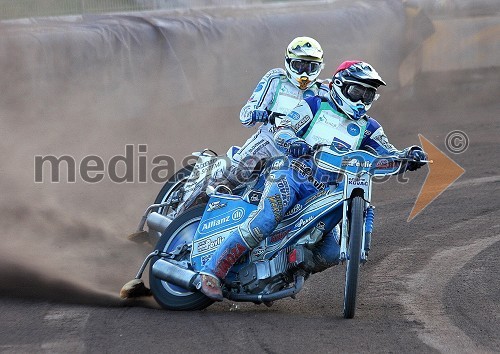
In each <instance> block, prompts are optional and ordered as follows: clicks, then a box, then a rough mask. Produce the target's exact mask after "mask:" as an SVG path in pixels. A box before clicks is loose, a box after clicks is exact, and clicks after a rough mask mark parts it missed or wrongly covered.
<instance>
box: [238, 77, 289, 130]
mask: <svg viewBox="0 0 500 354" xmlns="http://www.w3.org/2000/svg"><path fill="white" fill-rule="evenodd" d="M283 74H285V71H284V70H283V69H281V68H277V69H272V70H269V71H268V72H267V74H266V75H264V77H263V78H262V79H261V80H260V81H259V83H258V84H257V87H255V90H254V91H253V93H252V96H250V98H249V99H248V102H247V103H246V104H245V105H244V106H243V108H242V109H241V111H240V122H241V124H243V125H245V126H247V127H251V126H253V125H254V124H255V122H254V121H253V120H252V112H253V111H255V110H268V109H269V108H270V107H271V104H272V101H273V99H274V94H275V91H276V88H277V87H278V83H279V80H281V77H282V76H283Z"/></svg>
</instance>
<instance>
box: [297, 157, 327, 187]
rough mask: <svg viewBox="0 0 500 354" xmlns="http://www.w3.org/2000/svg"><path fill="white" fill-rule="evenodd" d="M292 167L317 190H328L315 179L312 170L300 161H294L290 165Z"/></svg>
mask: <svg viewBox="0 0 500 354" xmlns="http://www.w3.org/2000/svg"><path fill="white" fill-rule="evenodd" d="M290 167H291V168H292V169H294V170H295V171H297V172H299V173H300V174H302V175H303V176H304V177H306V178H307V181H308V182H309V183H311V184H312V185H313V186H314V188H316V189H317V190H323V189H325V188H326V186H325V184H324V183H322V182H320V181H318V180H317V179H315V178H314V177H313V173H312V169H311V168H310V167H309V166H307V165H306V164H305V163H303V162H300V161H298V160H293V161H292V163H291V164H290Z"/></svg>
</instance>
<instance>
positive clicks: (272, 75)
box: [264, 68, 286, 79]
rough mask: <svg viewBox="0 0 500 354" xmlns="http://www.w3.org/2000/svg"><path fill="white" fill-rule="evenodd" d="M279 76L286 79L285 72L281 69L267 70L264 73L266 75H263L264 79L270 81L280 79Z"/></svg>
mask: <svg viewBox="0 0 500 354" xmlns="http://www.w3.org/2000/svg"><path fill="white" fill-rule="evenodd" d="M280 76H285V77H286V72H285V70H284V69H282V68H275V69H271V70H269V71H268V72H267V73H266V75H264V78H265V79H271V78H276V77H280Z"/></svg>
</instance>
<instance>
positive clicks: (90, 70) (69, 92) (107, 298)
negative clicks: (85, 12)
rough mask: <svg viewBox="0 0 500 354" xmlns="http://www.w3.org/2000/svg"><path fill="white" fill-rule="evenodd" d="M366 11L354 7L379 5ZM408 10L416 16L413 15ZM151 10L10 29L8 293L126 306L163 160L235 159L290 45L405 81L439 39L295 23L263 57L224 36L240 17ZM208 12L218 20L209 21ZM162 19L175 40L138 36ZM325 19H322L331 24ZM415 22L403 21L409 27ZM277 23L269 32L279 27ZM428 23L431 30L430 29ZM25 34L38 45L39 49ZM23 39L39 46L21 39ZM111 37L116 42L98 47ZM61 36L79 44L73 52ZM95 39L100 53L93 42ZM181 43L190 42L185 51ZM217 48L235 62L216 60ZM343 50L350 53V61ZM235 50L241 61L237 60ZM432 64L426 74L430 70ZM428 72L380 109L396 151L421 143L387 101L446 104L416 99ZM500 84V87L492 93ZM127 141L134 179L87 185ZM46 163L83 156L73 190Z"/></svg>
mask: <svg viewBox="0 0 500 354" xmlns="http://www.w3.org/2000/svg"><path fill="white" fill-rule="evenodd" d="M349 3H356V2H342V1H340V2H339V7H342V6H344V7H345V8H346V9H347V10H346V11H348V10H349V9H350V6H351V5H350V4H349ZM360 3H361V5H360V7H359V8H355V10H356V11H360V10H359V9H362V8H363V6H364V7H365V8H366V6H370V5H366V4H365V5H363V3H365V2H363V1H360ZM386 3H388V4H389V5H390V6H392V7H394V8H398V6H400V5H398V6H396V5H394V4H395V3H398V4H399V2H396V1H387V2H386ZM294 6H298V5H294ZM325 6H326V5H325ZM352 6H353V7H355V6H356V4H354V5H352ZM330 7H333V6H332V5H331V4H330V5H328V9H329V11H331V12H332V14H333V15H332V16H334V17H335V18H336V20H339V21H340V20H341V18H342V16H343V15H342V12H339V13H337V12H334V11H335V10H332V9H331V8H330ZM275 10H276V11H279V13H280V16H281V17H276V18H275V26H280V25H283V23H282V22H285V19H286V14H285V13H286V11H285V10H283V9H279V8H275ZM384 11H386V12H387V9H385V10H384ZM397 11H399V10H397ZM398 13H399V14H400V15H401V16H404V12H403V11H402V10H401V11H399V12H398ZM354 15H356V16H358V15H359V13H358V12H356V13H355V14H354ZM389 15H393V14H391V13H389ZM389 15H388V16H389ZM148 16H151V15H148ZM148 16H144V18H142V17H134V18H133V19H132V21H133V22H134V23H135V27H134V28H135V30H137V32H134V30H131V28H130V27H127V26H122V27H120V24H121V22H124V21H128V20H130V18H128V17H127V16H124V17H121V18H120V17H118V18H113V17H112V16H111V17H106V16H101V17H96V18H95V21H97V22H99V23H100V26H96V27H95V28H94V30H92V29H91V30H90V31H89V32H85V31H87V30H88V28H89V27H92V26H93V21H94V20H93V19H92V18H86V19H85V21H84V22H83V23H81V22H78V21H74V20H67V21H59V22H53V23H52V22H50V21H49V22H43V21H39V22H38V23H39V26H37V25H36V24H35V25H32V24H21V25H19V24H15V25H12V24H0V35H1V36H2V37H4V38H6V37H8V40H3V41H2V42H1V47H0V61H1V62H2V63H3V65H2V68H3V69H4V72H3V73H2V79H1V80H0V88H1V90H2V98H1V99H0V104H1V105H0V120H1V122H2V123H1V124H2V129H1V131H0V144H1V147H2V151H3V152H4V153H3V154H2V155H1V157H0V165H1V166H2V167H1V171H2V172H1V174H0V184H1V186H2V199H1V202H0V215H1V216H2V217H1V219H0V228H1V230H2V246H1V248H0V249H1V250H0V296H6V297H11V298H19V297H29V298H36V299H40V300H43V301H45V300H48V301H62V302H73V303H87V304H88V303H90V304H95V305H123V304H124V303H123V302H122V301H120V300H119V299H118V292H119V289H120V287H121V286H122V285H123V284H124V283H125V282H127V281H128V280H130V279H131V278H133V276H134V275H135V274H136V272H137V270H138V268H139V266H140V264H141V262H142V260H143V259H144V257H145V255H146V254H147V253H149V251H150V248H148V247H147V246H141V245H136V244H134V243H132V242H130V241H128V240H127V239H126V236H127V235H128V234H129V233H131V232H133V231H135V228H136V226H137V224H138V223H139V220H140V217H141V215H142V212H143V211H144V210H145V208H146V207H147V206H148V205H149V204H151V203H152V202H153V200H154V198H155V196H156V194H157V192H158V191H159V190H160V188H161V184H160V183H155V182H153V181H152V180H151V175H150V173H151V170H152V168H153V167H154V164H153V159H154V157H156V156H162V155H169V156H171V157H172V158H173V159H174V161H175V166H168V168H166V169H165V171H164V172H165V174H167V173H171V172H173V170H175V169H178V168H179V167H180V166H181V165H182V161H183V159H184V158H185V157H186V156H189V155H190V153H191V152H193V151H197V150H199V149H202V148H205V147H209V148H211V149H214V150H215V151H217V152H219V153H224V152H225V151H226V150H227V148H228V147H229V146H230V145H233V144H236V145H239V144H242V143H243V142H244V141H245V140H246V139H247V138H248V137H249V136H250V135H251V134H252V133H253V130H248V129H245V128H243V127H242V126H241V125H240V124H239V121H238V114H239V109H240V108H241V106H242V105H243V104H244V103H245V100H246V99H247V98H248V96H249V95H250V93H251V91H252V90H253V88H254V86H255V85H256V83H257V81H258V80H259V79H260V77H261V76H262V75H263V74H264V73H265V72H266V71H267V70H269V69H270V68H271V67H277V66H282V60H283V51H284V48H285V47H286V45H287V44H288V42H289V41H290V40H291V38H293V37H294V36H296V35H300V34H309V33H311V34H309V35H311V36H315V37H318V39H319V40H320V42H321V43H322V44H323V43H324V47H325V48H326V50H325V52H326V55H327V56H328V55H329V54H330V53H334V54H332V55H331V56H330V58H327V68H326V69H325V71H324V73H325V77H327V76H329V75H330V73H331V72H333V69H334V68H335V67H336V66H337V65H338V64H339V63H340V62H341V60H344V59H347V58H349V57H351V58H360V57H364V56H366V57H368V59H367V61H369V62H372V63H373V64H374V65H375V67H376V68H377V70H379V72H381V73H382V76H383V77H387V76H388V77H393V78H394V77H396V78H397V76H398V73H397V70H398V66H396V67H394V66H393V65H385V64H383V63H386V62H387V60H385V58H386V56H391V57H395V59H394V61H397V62H401V61H403V59H404V58H405V56H406V55H408V54H409V53H411V52H412V51H415V53H417V52H418V53H419V55H424V54H425V53H426V52H425V51H422V43H424V41H425V40H426V38H427V37H429V36H431V35H432V33H433V32H434V29H433V28H430V29H429V28H425V29H424V30H422V28H417V29H416V30H415V32H414V33H413V32H411V31H410V32H407V33H406V37H405V38H406V39H407V37H409V38H412V39H415V38H418V41H420V42H419V43H413V44H412V46H411V48H408V43H407V42H406V43H404V44H403V45H401V48H400V49H398V48H395V46H394V45H393V44H394V43H392V45H391V43H389V42H384V40H381V41H379V43H380V46H379V47H377V48H376V50H377V51H375V49H374V47H371V48H369V49H368V50H367V49H366V46H362V45H360V46H357V44H356V43H354V44H353V43H352V42H349V43H342V41H344V42H345V41H348V40H347V39H339V38H336V39H333V38H331V34H330V33H329V31H328V30H325V29H324V28H323V29H315V30H314V31H312V30H311V31H309V32H308V33H298V32H297V31H298V30H297V29H294V30H293V31H289V32H287V33H280V34H279V35H278V34H273V35H270V37H269V40H270V41H271V44H272V45H273V47H274V48H275V51H276V53H274V52H272V53H271V52H268V53H265V54H262V56H261V57H260V59H261V60H260V61H259V60H258V59H259V56H258V55H256V54H257V52H258V51H262V48H259V47H257V46H254V47H252V46H253V45H254V44H255V43H258V42H259V41H260V39H256V38H253V36H252V35H251V34H250V33H247V35H248V36H252V38H249V39H248V41H245V40H244V39H245V38H238V35H237V34H238V33H236V34H235V33H233V34H232V35H226V36H224V32H225V31H226V32H231V31H232V29H231V28H230V25H231V24H234V25H235V26H236V27H238V26H239V25H238V22H237V20H238V18H237V16H235V15H234V13H231V14H230V15H228V18H229V20H228V21H229V22H222V23H223V25H224V26H226V27H224V26H220V28H219V27H217V26H218V25H219V23H218V22H217V21H215V20H210V16H209V15H207V14H203V13H202V14H198V13H191V12H188V13H187V14H186V13H181V14H177V15H172V14H170V13H168V14H167V15H165V16H164V19H162V16H161V15H158V16H157V17H155V16H153V18H151V17H148ZM177 16H178V17H177ZM190 16H192V17H190ZM259 16H261V17H258V18H257V20H256V23H257V24H258V23H262V22H265V18H264V15H262V14H260V15H259ZM312 16H316V15H314V14H313V15H312ZM346 16H347V15H346ZM349 16H353V15H352V14H350V15H349ZM326 17H328V16H326ZM193 18H194V19H196V20H199V19H200V18H201V25H200V26H193V22H195V20H193ZM205 18H206V19H208V20H206V22H203V21H205ZM262 18H264V20H263V19H262ZM373 18H375V19H377V16H373ZM380 18H381V20H380V23H374V21H375V20H374V19H371V20H370V21H371V22H370V24H369V25H367V28H365V29H364V31H370V30H371V29H370V28H371V27H370V26H373V27H374V28H377V29H378V28H384V26H385V24H384V22H386V19H387V18H385V17H384V16H380ZM155 21H156V22H161V21H165V23H167V24H168V25H167V26H173V27H175V32H172V33H170V32H169V33H168V34H165V33H162V30H161V28H163V27H161V26H157V27H154V29H153V30H151V29H147V30H144V31H143V32H141V31H140V28H141V26H149V25H150V24H151V23H155ZM232 21H234V23H233V22H232ZM259 21H261V22H259ZM318 21H321V17H319V16H318ZM377 21H379V20H377ZM395 23H396V25H398V24H397V21H395ZM405 23H406V22H405V21H404V18H403V20H402V23H401V24H400V26H401V28H404V26H405ZM116 26H118V27H116ZM266 26H268V27H267V30H265V31H268V30H270V28H271V27H269V26H272V24H267V23H266ZM398 26H399V25H398ZM422 26H428V23H427V24H426V22H425V21H424V24H423V25H422ZM256 27H257V26H256ZM292 27H293V26H292ZM319 27H321V26H319ZM323 27H325V26H323ZM339 27H340V25H339ZM19 28H20V29H19ZM75 28H76V30H74V29H75ZM169 28H170V27H169ZM277 28H278V27H277ZM311 28H312V27H311ZM335 28H337V27H335ZM70 29H73V30H72V31H69V30H70ZM204 30H206V31H208V32H209V34H207V33H206V32H204ZM339 31H340V29H339ZM84 32H85V33H84ZM271 32H272V31H271ZM70 33H71V34H72V36H70ZM75 33H76V34H75ZM88 33H90V34H88ZM139 33H143V34H141V35H142V36H143V37H141V35H139ZM144 33H146V34H144ZM266 34H267V35H269V33H267V32H266ZM85 35H87V37H85ZM95 36H97V37H99V36H102V38H103V39H102V40H101V39H100V38H101V37H99V38H98V39H96V38H94V37H95ZM255 36H257V35H255ZM388 36H389V35H388ZM35 37H36V39H33V38H35ZM84 37H85V38H84ZM172 37H174V38H173V39H172ZM26 38H31V39H30V40H31V42H29V41H30V40H28V39H26ZM106 38H111V39H110V40H106ZM330 39H331V41H332V42H335V41H336V42H335V44H334V45H330V44H329V43H330ZM386 39H387V38H386ZM406 39H405V40H406ZM391 40H392V41H394V40H396V39H394V38H391ZM19 41H24V43H23V44H26V43H28V44H29V45H27V46H23V45H19ZM101 41H102V42H104V43H101V44H99V45H97V44H95V43H99V42H101ZM360 41H362V39H361V38H360ZM61 42H64V43H69V44H67V45H66V46H62V45H60V43H61ZM89 42H92V43H94V44H93V45H94V46H90V45H88V43H89ZM207 42H210V44H209V45H207ZM176 43H177V44H178V43H186V44H185V46H182V45H181V44H178V45H177V46H175V44H176ZM384 44H385V45H386V46H384ZM249 45H250V47H249ZM212 46H215V48H211V47H212ZM28 47H29V48H30V49H26V48H28ZM80 47H83V49H81V48H80ZM209 47H210V51H209V52H207V50H208V49H207V48H209ZM348 47H349V48H348ZM33 48H36V49H33ZM172 48H174V49H172ZM193 48H194V49H193ZM172 50H173V52H172ZM216 51H220V52H223V54H220V55H219V56H214V55H213V53H214V52H216ZM249 51H250V52H251V53H254V55H253V57H252V56H250V58H249V62H248V64H247V62H246V61H241V60H239V59H240V55H243V54H244V53H248V52H249ZM341 51H342V53H345V56H341V55H339V54H338V53H340V52H341ZM165 52H168V53H170V54H169V55H166V54H165ZM184 52H188V53H190V54H189V55H186V54H185V53H184ZM191 53H195V54H196V55H191ZM241 53H243V54H241ZM356 53H358V54H359V55H357V54H356ZM231 56H234V57H235V58H236V59H234V60H231V59H230V58H231ZM221 58H222V59H221ZM423 59H424V60H422V61H421V62H420V65H419V68H418V69H416V71H419V70H420V71H422V67H424V69H425V57H424V58H423ZM374 62H375V63H374ZM422 63H424V64H422ZM377 64H379V65H377ZM389 64H390V63H389ZM166 68H168V70H167V69H166ZM469 69H470V68H465V69H464V72H468V70H469ZM485 70H488V68H485ZM204 71H207V72H208V73H205V72H204ZM495 72H496V73H497V72H498V70H495ZM384 73H385V74H386V75H384ZM474 73H475V71H474ZM424 74H425V73H422V77H424V79H422V80H420V81H415V82H414V84H415V85H416V86H412V85H408V86H406V87H400V83H399V82H397V80H394V79H393V80H392V85H393V87H395V89H392V90H391V89H390V88H387V89H386V93H387V95H386V97H387V98H384V97H382V99H381V100H380V101H379V102H377V107H375V106H374V108H373V110H372V112H373V115H374V116H375V117H379V116H387V117H388V118H387V119H386V120H385V121H383V123H385V124H391V125H392V129H391V130H392V132H393V134H392V135H391V136H395V139H393V141H394V142H395V143H396V144H397V145H398V144H403V143H404V142H408V140H409V139H412V141H410V143H418V141H417V140H416V134H415V135H414V136H411V137H410V136H408V135H404V134H401V135H398V134H396V133H397V131H398V127H399V126H400V125H401V124H404V123H402V122H401V121H398V120H397V119H396V118H391V117H392V116H394V113H393V107H389V106H390V105H399V107H400V108H401V107H404V106H405V105H406V104H409V105H412V106H413V108H415V107H418V106H420V105H422V106H426V107H431V108H432V107H434V106H433V104H434V103H431V102H435V100H434V98H433V100H432V101H429V102H425V101H418V102H416V101H414V99H413V96H414V95H415V94H417V93H418V92H421V93H422V92H429V91H428V90H427V88H428V87H427V86H426V85H428V84H429V83H430V81H426V79H425V78H426V77H429V76H432V75H427V76H426V75H424ZM436 75H437V74H436ZM439 76H440V77H441V78H442V79H443V80H444V81H446V80H448V81H446V82H450V83H452V85H456V86H457V87H458V86H460V85H461V82H454V81H453V78H454V77H455V76H454V75H450V76H449V77H448V76H447V75H445V73H439ZM472 77H475V76H474V75H472ZM482 77H488V75H485V76H482ZM494 82H495V81H494V80H493V81H491V83H490V84H489V85H490V86H494V85H495V83H494ZM496 82H498V81H496ZM417 84H419V85H420V86H418V85H417ZM422 85H423V86H422ZM431 85H433V86H435V83H431ZM232 86H234V87H235V89H234V90H232ZM221 87H225V89H221ZM434 88H435V87H434ZM213 91H218V92H213ZM397 91H398V93H397ZM417 91H418V92H417ZM482 92H483V91H482ZM497 92H498V90H496V91H494V92H493V93H489V94H488V95H487V96H486V98H485V95H484V92H483V93H482V94H481V95H480V97H481V99H482V100H483V101H485V100H486V101H488V102H492V101H491V100H490V97H491V98H493V95H494V94H496V93H497ZM391 96H392V97H395V98H393V99H391V98H389V97H391ZM478 97H479V96H478ZM225 98H227V99H225ZM452 100H453V98H451V97H450V102H451V101H452ZM469 100H470V102H473V101H474V100H475V97H470V96H469ZM448 103H449V102H441V104H443V105H446V104H448ZM463 104H465V103H463ZM385 107H388V108H385ZM435 108H436V109H438V107H435ZM418 116H419V113H418V110H416V109H415V110H414V111H411V112H409V113H408V115H407V116H406V117H405V121H406V122H409V123H408V124H410V126H413V125H414V127H413V128H414V129H415V131H417V130H418V129H419V128H420V127H419V125H418ZM444 121H447V120H446V119H444ZM126 145H133V147H134V151H133V152H134V154H133V156H132V159H131V160H132V161H133V173H132V175H133V182H130V183H115V182H113V181H112V180H111V179H110V177H109V174H108V173H104V177H103V179H102V181H100V182H99V183H87V182H85V181H84V180H83V179H82V178H81V176H80V174H79V171H78V169H79V164H80V163H81V162H82V160H83V159H84V158H85V157H86V156H88V155H95V156H98V157H99V158H100V159H101V160H102V161H103V163H104V169H106V168H108V167H109V166H110V165H111V164H110V160H111V158H112V157H113V156H124V155H125V146H126ZM139 145H147V151H146V152H144V151H143V152H139V151H138V146H139ZM48 155H54V156H56V157H60V156H63V155H64V156H69V157H71V159H72V160H73V161H75V166H76V167H75V170H76V178H75V182H68V181H67V178H68V174H67V172H66V167H67V165H66V164H65V163H61V165H60V167H61V170H62V171H63V172H62V173H61V176H60V178H61V180H60V182H59V183H51V182H50V179H51V175H50V169H49V167H47V166H46V165H45V166H44V169H43V178H44V180H43V182H42V183H35V171H34V168H35V164H34V158H35V156H48ZM139 156H143V157H144V158H145V160H146V167H147V168H146V171H147V173H146V177H147V181H146V183H142V182H139V175H140V171H139V170H140V166H139ZM117 166H119V168H118V171H117V174H118V175H119V176H123V175H124V173H125V170H124V165H123V164H121V165H120V164H118V165H117ZM90 175H91V176H93V174H90Z"/></svg>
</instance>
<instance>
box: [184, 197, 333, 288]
mask: <svg viewBox="0 0 500 354" xmlns="http://www.w3.org/2000/svg"><path fill="white" fill-rule="evenodd" d="M341 206H342V188H338V189H337V190H336V191H334V192H331V191H323V192H318V193H317V194H314V195H313V196H310V197H308V198H305V199H303V200H301V201H299V202H298V203H297V204H296V205H295V206H294V207H293V208H292V209H291V210H290V211H289V212H288V213H287V214H286V215H285V217H284V219H283V220H282V222H281V223H280V224H279V225H278V226H277V228H276V229H275V231H274V232H273V233H272V234H271V235H270V236H269V237H268V238H267V239H265V240H263V241H262V242H261V243H260V244H259V245H258V246H257V247H255V248H254V249H253V250H252V251H251V253H250V254H249V255H248V256H244V257H243V258H242V259H241V260H240V261H239V262H238V263H237V264H236V265H235V266H234V267H233V269H232V271H231V272H230V273H229V274H228V277H227V278H226V279H227V280H230V279H231V277H232V276H233V275H234V273H233V272H235V271H237V270H238V269H239V268H240V267H242V266H243V265H246V264H248V263H249V262H250V261H252V262H253V261H258V260H260V259H269V258H271V257H273V256H274V255H275V254H276V253H277V252H278V251H280V250H282V249H284V248H286V247H288V246H291V245H293V244H295V243H296V242H297V241H298V240H299V239H300V238H301V237H302V236H304V234H305V233H306V232H307V231H308V230H310V229H311V228H312V227H314V226H316V225H317V224H318V222H319V221H322V222H323V227H324V229H325V230H326V231H328V230H330V229H332V228H333V227H334V226H335V225H336V224H337V223H338V222H339V221H340V219H341V217H342V208H341ZM256 209H257V205H256V204H251V203H249V202H247V201H246V200H244V198H242V197H237V196H230V195H222V194H221V195H216V196H212V197H211V198H210V201H209V203H208V204H207V207H206V209H205V212H204V215H203V218H202V220H201V221H200V224H199V225H198V229H197V231H196V234H195V236H194V241H193V249H192V252H191V264H192V266H193V268H194V270H197V271H199V270H200V269H201V268H202V267H203V265H204V264H205V263H206V262H207V261H208V260H209V259H210V257H211V255H212V253H213V252H214V251H215V250H216V249H217V247H218V246H219V245H220V244H221V243H222V241H224V239H225V238H226V237H227V236H228V235H229V233H230V232H231V231H232V230H234V229H236V228H237V227H238V226H239V225H240V224H242V223H243V222H244V221H245V220H246V219H247V218H248V216H249V215H250V213H251V212H252V211H253V210H256ZM332 210H333V212H332ZM325 216H326V217H325Z"/></svg>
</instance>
